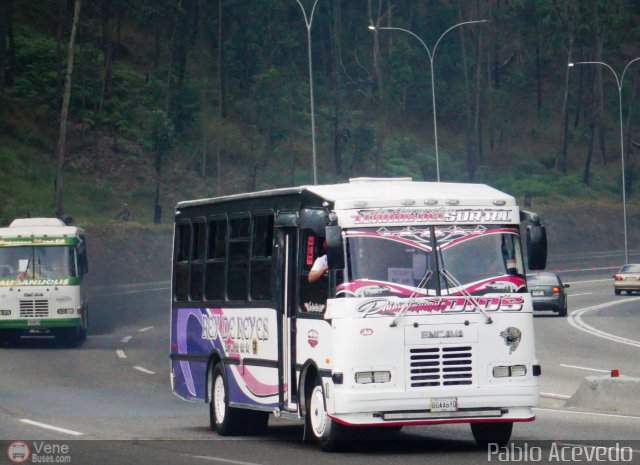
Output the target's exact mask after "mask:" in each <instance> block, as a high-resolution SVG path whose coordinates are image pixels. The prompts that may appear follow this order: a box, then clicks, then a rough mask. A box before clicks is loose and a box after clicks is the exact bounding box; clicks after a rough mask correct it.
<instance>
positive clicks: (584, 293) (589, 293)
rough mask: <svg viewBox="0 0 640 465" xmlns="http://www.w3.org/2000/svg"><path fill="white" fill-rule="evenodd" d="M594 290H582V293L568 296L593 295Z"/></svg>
mask: <svg viewBox="0 0 640 465" xmlns="http://www.w3.org/2000/svg"><path fill="white" fill-rule="evenodd" d="M591 294H593V292H582V293H580V294H567V296H568V297H577V296H579V295H591Z"/></svg>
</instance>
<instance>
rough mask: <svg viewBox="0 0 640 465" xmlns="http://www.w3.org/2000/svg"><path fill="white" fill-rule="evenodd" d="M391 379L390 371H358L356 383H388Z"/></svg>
mask: <svg viewBox="0 0 640 465" xmlns="http://www.w3.org/2000/svg"><path fill="white" fill-rule="evenodd" d="M389 381H391V372H390V371H359V372H357V373H356V383H358V384H370V383H388V382H389Z"/></svg>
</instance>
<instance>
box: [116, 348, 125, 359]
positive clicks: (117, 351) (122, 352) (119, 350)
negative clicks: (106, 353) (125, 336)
mask: <svg viewBox="0 0 640 465" xmlns="http://www.w3.org/2000/svg"><path fill="white" fill-rule="evenodd" d="M116 354H118V358H127V354H125V353H124V350H122V349H118V350H116Z"/></svg>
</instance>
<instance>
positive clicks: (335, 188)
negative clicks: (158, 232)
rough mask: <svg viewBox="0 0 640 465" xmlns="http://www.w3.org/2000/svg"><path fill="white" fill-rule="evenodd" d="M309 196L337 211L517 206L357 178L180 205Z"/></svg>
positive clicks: (465, 188)
mask: <svg viewBox="0 0 640 465" xmlns="http://www.w3.org/2000/svg"><path fill="white" fill-rule="evenodd" d="M305 191H306V192H310V193H312V194H315V195H317V196H318V197H320V198H321V199H323V200H326V201H329V202H333V203H334V204H335V208H336V209H341V208H345V209H346V208H355V207H356V205H353V202H357V201H366V202H367V203H368V205H369V206H370V207H375V206H376V204H377V203H381V204H384V206H388V205H389V204H392V203H395V204H397V205H398V206H400V205H407V203H406V202H410V201H413V202H414V203H413V204H414V205H415V206H420V205H422V206H424V205H425V204H426V205H441V206H444V205H460V206H464V205H476V206H478V205H504V206H515V205H516V201H515V199H514V198H513V197H512V196H510V195H508V194H505V193H504V192H501V191H499V190H497V189H494V188H492V187H490V186H487V185H485V184H467V183H449V182H414V181H411V179H410V178H355V179H350V180H349V182H348V183H341V184H323V185H316V186H299V187H291V188H283V189H271V190H265V191H259V192H251V193H245V194H236V195H229V196H224V197H215V198H209V199H200V200H191V201H185V202H180V203H178V206H177V207H178V208H181V207H188V206H195V205H203V204H209V203H220V202H226V201H231V200H244V199H251V198H256V197H270V196H275V195H287V194H302V193H303V192H305Z"/></svg>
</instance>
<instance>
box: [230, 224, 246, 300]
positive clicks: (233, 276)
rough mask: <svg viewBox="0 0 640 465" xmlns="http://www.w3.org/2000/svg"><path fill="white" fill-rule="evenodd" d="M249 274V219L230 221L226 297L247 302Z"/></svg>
mask: <svg viewBox="0 0 640 465" xmlns="http://www.w3.org/2000/svg"><path fill="white" fill-rule="evenodd" d="M248 272H249V217H244V218H233V219H231V236H230V238H229V272H228V276H227V278H228V279H227V297H228V298H229V300H247V297H248V296H247V294H248V289H247V287H248V278H249V276H248Z"/></svg>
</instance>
